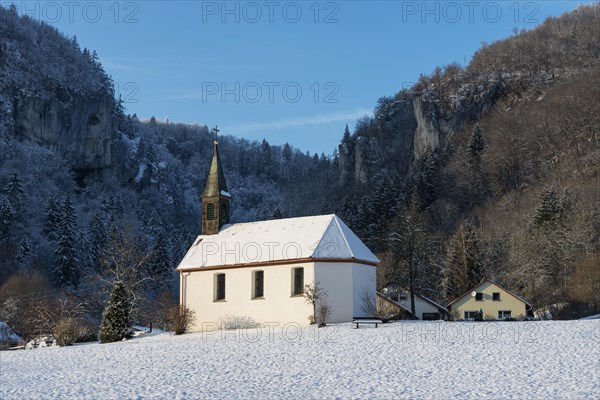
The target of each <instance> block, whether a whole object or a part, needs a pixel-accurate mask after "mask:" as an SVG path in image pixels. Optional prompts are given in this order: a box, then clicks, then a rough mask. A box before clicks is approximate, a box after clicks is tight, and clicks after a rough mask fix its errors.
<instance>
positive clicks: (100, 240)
mask: <svg viewBox="0 0 600 400" xmlns="http://www.w3.org/2000/svg"><path fill="white" fill-rule="evenodd" d="M87 236H88V240H89V244H90V248H89V256H90V262H91V264H92V267H93V268H94V269H95V270H96V271H97V272H101V271H100V260H101V259H102V257H103V256H104V254H105V251H106V242H107V233H106V226H105V223H104V221H103V216H102V214H100V213H96V214H94V216H93V217H92V219H91V221H90V225H89V227H88V234H87Z"/></svg>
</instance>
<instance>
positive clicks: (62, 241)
mask: <svg viewBox="0 0 600 400" xmlns="http://www.w3.org/2000/svg"><path fill="white" fill-rule="evenodd" d="M76 219H77V217H76V214H75V208H73V203H72V202H71V197H70V196H67V197H65V200H64V202H63V204H62V213H61V217H60V221H59V223H58V230H57V232H58V245H57V249H56V251H55V252H54V254H55V260H54V268H53V270H52V272H53V278H54V280H55V282H56V283H57V284H58V285H59V286H61V287H68V286H77V284H78V283H79V268H78V267H79V265H78V264H79V263H78V261H79V259H78V256H77V225H76Z"/></svg>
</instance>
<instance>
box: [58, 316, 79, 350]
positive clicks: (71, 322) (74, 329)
mask: <svg viewBox="0 0 600 400" xmlns="http://www.w3.org/2000/svg"><path fill="white" fill-rule="evenodd" d="M85 334H86V327H85V326H84V324H83V323H82V322H81V321H79V320H77V319H75V318H72V317H67V318H63V319H61V320H59V321H58V322H57V323H56V325H55V326H54V329H53V330H52V335H53V336H54V339H56V344H57V345H59V346H70V345H72V344H73V343H77V342H78V341H79V340H80V339H81V338H82V337H84V336H85Z"/></svg>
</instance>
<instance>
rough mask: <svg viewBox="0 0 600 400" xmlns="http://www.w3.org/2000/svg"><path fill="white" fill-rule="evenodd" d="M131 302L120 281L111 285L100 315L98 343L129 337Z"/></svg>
mask: <svg viewBox="0 0 600 400" xmlns="http://www.w3.org/2000/svg"><path fill="white" fill-rule="evenodd" d="M130 315H131V301H130V299H129V294H128V291H127V289H125V285H124V284H123V282H121V281H116V282H115V283H114V284H113V287H112V291H111V293H110V299H109V300H108V304H107V305H106V308H105V309H104V312H103V313H102V322H101V323H100V334H99V336H100V342H101V343H110V342H116V341H119V340H123V339H124V338H128V337H130V336H131V320H130Z"/></svg>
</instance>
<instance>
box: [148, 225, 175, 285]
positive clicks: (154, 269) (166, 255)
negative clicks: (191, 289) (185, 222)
mask: <svg viewBox="0 0 600 400" xmlns="http://www.w3.org/2000/svg"><path fill="white" fill-rule="evenodd" d="M152 254H153V255H152V262H151V271H150V272H151V275H152V276H153V277H154V278H155V279H156V281H157V283H159V284H162V281H161V280H162V279H165V278H169V276H170V275H171V272H172V270H173V259H172V257H171V246H170V243H169V241H168V239H167V236H166V234H165V233H164V231H159V232H158V234H157V236H156V241H155V243H154V247H153V249H152Z"/></svg>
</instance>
